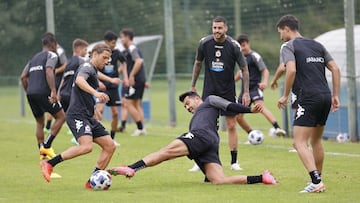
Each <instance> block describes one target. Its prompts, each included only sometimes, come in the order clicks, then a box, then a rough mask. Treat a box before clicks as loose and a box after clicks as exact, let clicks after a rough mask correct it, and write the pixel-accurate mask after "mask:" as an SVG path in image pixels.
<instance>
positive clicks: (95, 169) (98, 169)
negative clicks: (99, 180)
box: [92, 167, 101, 173]
mask: <svg viewBox="0 0 360 203" xmlns="http://www.w3.org/2000/svg"><path fill="white" fill-rule="evenodd" d="M100 170H101V168H98V167H95V168H94V170H93V172H92V173H95V172H96V171H100Z"/></svg>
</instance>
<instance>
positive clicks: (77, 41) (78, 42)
mask: <svg viewBox="0 0 360 203" xmlns="http://www.w3.org/2000/svg"><path fill="white" fill-rule="evenodd" d="M88 45H89V44H88V42H87V41H85V40H83V39H79V38H76V39H74V41H73V43H72V47H73V50H75V48H78V47H86V46H88Z"/></svg>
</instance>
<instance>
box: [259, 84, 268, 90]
mask: <svg viewBox="0 0 360 203" xmlns="http://www.w3.org/2000/svg"><path fill="white" fill-rule="evenodd" d="M258 85H259V89H261V90H264V89H266V87H267V84H266V83H263V82H261V83H259V84H258Z"/></svg>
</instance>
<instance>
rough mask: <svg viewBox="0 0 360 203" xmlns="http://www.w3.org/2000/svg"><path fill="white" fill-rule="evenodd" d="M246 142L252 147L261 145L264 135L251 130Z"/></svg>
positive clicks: (258, 131)
mask: <svg viewBox="0 0 360 203" xmlns="http://www.w3.org/2000/svg"><path fill="white" fill-rule="evenodd" d="M248 140H249V142H250V144H253V145H258V144H261V143H262V142H263V141H264V134H263V133H262V132H261V131H260V130H252V131H251V132H250V133H249V136H248Z"/></svg>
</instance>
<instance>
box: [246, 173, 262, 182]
mask: <svg viewBox="0 0 360 203" xmlns="http://www.w3.org/2000/svg"><path fill="white" fill-rule="evenodd" d="M255 183H262V175H258V176H247V184H255Z"/></svg>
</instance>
